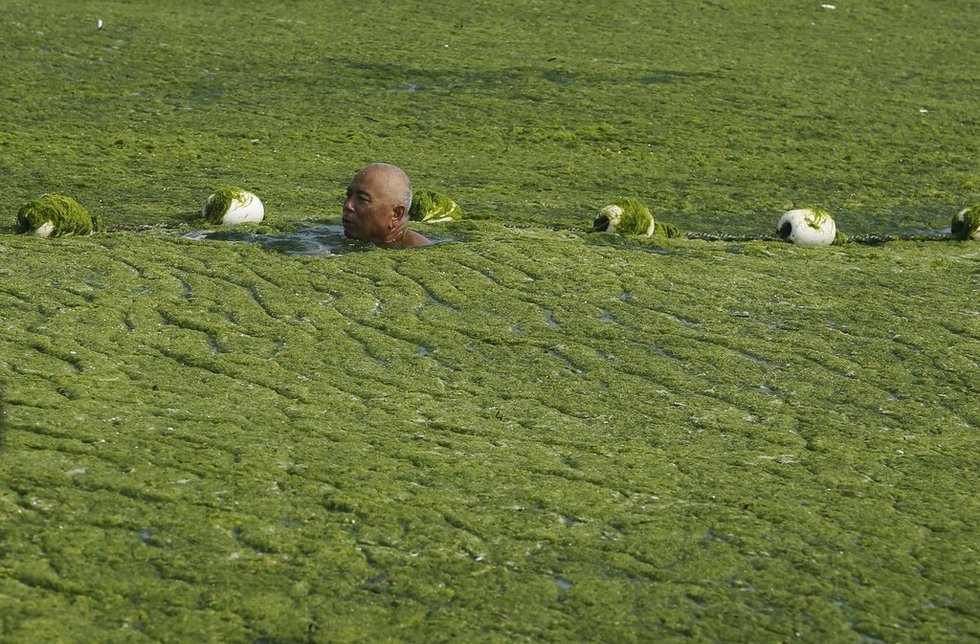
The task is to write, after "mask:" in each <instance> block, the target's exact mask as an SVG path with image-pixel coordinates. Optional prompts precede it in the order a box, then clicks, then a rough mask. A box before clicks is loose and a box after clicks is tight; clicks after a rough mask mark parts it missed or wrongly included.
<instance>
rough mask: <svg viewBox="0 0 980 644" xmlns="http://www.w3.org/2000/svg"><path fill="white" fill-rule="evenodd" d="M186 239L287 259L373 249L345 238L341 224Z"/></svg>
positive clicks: (202, 233) (205, 234)
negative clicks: (244, 246)
mask: <svg viewBox="0 0 980 644" xmlns="http://www.w3.org/2000/svg"><path fill="white" fill-rule="evenodd" d="M181 237H183V238H185V239H195V240H208V241H227V242H235V243H243V244H258V245H259V246H261V247H262V249H263V250H267V251H271V252H276V253H282V254H284V255H311V256H314V257H329V256H331V255H341V254H346V253H351V252H357V251H363V250H367V249H368V248H369V246H368V245H366V244H363V243H361V242H355V241H352V240H350V239H347V238H346V237H344V228H343V226H341V225H339V224H319V225H315V226H308V227H306V228H300V229H298V230H295V231H292V232H284V233H256V232H251V231H242V230H195V231H191V232H189V233H184V234H183V235H181Z"/></svg>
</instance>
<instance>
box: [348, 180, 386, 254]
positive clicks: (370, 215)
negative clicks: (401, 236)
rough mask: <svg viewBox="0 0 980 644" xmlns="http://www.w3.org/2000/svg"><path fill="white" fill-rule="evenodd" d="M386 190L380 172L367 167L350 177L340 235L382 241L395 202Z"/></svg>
mask: <svg viewBox="0 0 980 644" xmlns="http://www.w3.org/2000/svg"><path fill="white" fill-rule="evenodd" d="M390 192H391V191H390V190H386V184H385V181H384V177H383V176H382V173H380V172H372V171H371V170H370V169H368V170H364V171H362V172H361V173H360V174H358V175H357V176H356V177H354V180H353V181H351V183H350V185H349V186H347V199H345V200H344V214H343V218H342V221H343V223H344V235H345V236H347V237H349V238H351V239H359V240H361V241H369V242H376V243H383V242H384V241H386V240H387V238H388V235H389V234H390V233H391V221H392V218H393V217H394V216H395V213H394V207H395V205H397V204H395V200H394V199H392V197H391V195H390Z"/></svg>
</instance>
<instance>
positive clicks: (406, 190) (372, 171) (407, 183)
mask: <svg viewBox="0 0 980 644" xmlns="http://www.w3.org/2000/svg"><path fill="white" fill-rule="evenodd" d="M357 176H358V177H363V178H365V179H369V180H370V181H371V182H372V183H374V184H375V185H377V186H379V188H380V189H381V190H382V191H383V192H384V196H385V197H386V198H392V199H395V200H396V201H397V202H398V203H399V204H401V205H402V206H405V212H408V210H409V209H410V208H411V207H412V182H411V180H410V179H409V178H408V175H407V174H405V171H404V170H402V169H401V168H399V167H398V166H396V165H391V164H390V163H372V164H371V165H368V166H365V167H364V169H362V170H361V171H360V172H358V173H357ZM355 180H356V179H355Z"/></svg>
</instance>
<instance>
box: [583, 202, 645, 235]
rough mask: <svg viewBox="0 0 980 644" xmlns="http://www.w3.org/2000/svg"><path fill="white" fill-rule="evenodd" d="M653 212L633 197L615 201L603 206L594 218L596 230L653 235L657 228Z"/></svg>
mask: <svg viewBox="0 0 980 644" xmlns="http://www.w3.org/2000/svg"><path fill="white" fill-rule="evenodd" d="M656 225H657V224H656V222H655V221H654V220H653V214H652V213H651V212H650V209H649V208H647V207H646V206H645V205H644V204H643V202H642V201H640V200H639V199H635V198H633V197H628V198H626V199H621V200H619V201H614V202H613V203H611V204H609V205H608V206H605V207H603V208H602V209H601V210H600V211H599V213H598V214H597V215H596V216H595V219H593V220H592V230H593V231H596V232H606V233H620V234H622V235H646V236H648V237H649V236H651V235H653V231H654V229H655V228H656Z"/></svg>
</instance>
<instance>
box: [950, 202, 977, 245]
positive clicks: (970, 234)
mask: <svg viewBox="0 0 980 644" xmlns="http://www.w3.org/2000/svg"><path fill="white" fill-rule="evenodd" d="M978 230H980V206H973V207H972V208H965V209H963V210H961V211H960V212H958V213H956V214H955V215H953V219H952V221H951V222H950V231H951V233H952V235H953V238H954V239H958V240H960V241H965V240H967V239H976V238H977V231H978Z"/></svg>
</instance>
